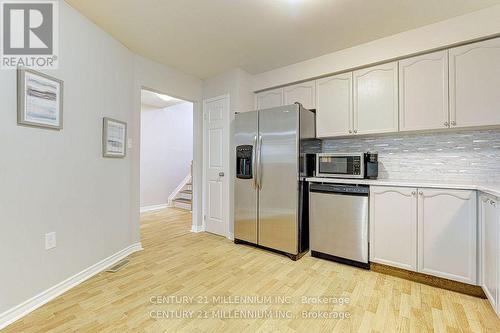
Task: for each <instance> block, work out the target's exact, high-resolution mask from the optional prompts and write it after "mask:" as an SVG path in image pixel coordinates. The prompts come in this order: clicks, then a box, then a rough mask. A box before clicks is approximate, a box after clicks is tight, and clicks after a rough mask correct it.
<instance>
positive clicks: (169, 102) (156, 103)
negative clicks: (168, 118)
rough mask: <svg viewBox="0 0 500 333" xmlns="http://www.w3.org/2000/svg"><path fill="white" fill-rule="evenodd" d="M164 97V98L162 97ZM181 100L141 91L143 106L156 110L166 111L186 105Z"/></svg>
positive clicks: (144, 90)
mask: <svg viewBox="0 0 500 333" xmlns="http://www.w3.org/2000/svg"><path fill="white" fill-rule="evenodd" d="M160 96H162V97H163V98H162V97H160ZM185 102H186V101H183V100H181V99H177V98H173V97H170V96H167V95H163V94H158V93H155V92H152V91H149V90H146V89H143V90H141V104H142V105H147V106H150V107H154V108H159V109H164V108H168V107H169V106H173V105H176V104H180V103H185Z"/></svg>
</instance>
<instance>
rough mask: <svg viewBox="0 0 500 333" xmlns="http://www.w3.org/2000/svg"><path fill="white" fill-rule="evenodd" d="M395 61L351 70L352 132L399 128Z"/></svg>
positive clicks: (382, 130)
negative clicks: (352, 92) (352, 89)
mask: <svg viewBox="0 0 500 333" xmlns="http://www.w3.org/2000/svg"><path fill="white" fill-rule="evenodd" d="M398 118H399V115H398V64H397V62H391V63H388V64H383V65H380V66H375V67H370V68H366V69H362V70H358V71H355V72H354V133H357V134H372V133H387V132H397V131H398V127H399V126H398Z"/></svg>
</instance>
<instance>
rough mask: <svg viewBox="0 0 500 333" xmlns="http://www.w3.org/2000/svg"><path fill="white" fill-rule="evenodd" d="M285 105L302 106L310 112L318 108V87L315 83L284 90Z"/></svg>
mask: <svg viewBox="0 0 500 333" xmlns="http://www.w3.org/2000/svg"><path fill="white" fill-rule="evenodd" d="M283 91H284V100H285V101H284V105H290V104H294V103H296V102H298V103H300V104H302V106H303V107H305V108H306V109H308V110H311V109H315V108H316V85H315V82H314V81H309V82H303V83H299V84H294V85H293V86H288V87H285V88H283Z"/></svg>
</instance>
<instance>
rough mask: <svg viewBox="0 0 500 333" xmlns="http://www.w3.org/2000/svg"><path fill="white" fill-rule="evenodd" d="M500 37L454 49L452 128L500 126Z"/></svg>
mask: <svg viewBox="0 0 500 333" xmlns="http://www.w3.org/2000/svg"><path fill="white" fill-rule="evenodd" d="M499 87H500V38H496V39H491V40H487V41H484V42H479V43H474V44H469V45H464V46H461V47H456V48H453V49H450V114H451V124H452V127H467V126H489V125H500V90H499Z"/></svg>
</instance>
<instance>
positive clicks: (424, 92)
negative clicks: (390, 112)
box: [399, 51, 449, 131]
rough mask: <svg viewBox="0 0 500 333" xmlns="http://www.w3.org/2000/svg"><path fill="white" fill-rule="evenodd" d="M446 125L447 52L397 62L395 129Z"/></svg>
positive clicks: (431, 127) (417, 128)
mask: <svg viewBox="0 0 500 333" xmlns="http://www.w3.org/2000/svg"><path fill="white" fill-rule="evenodd" d="M448 127H449V109H448V51H439V52H434V53H430V54H425V55H422V56H418V57H413V58H409V59H405V60H401V61H400V62H399V129H400V130H401V131H416V130H428V129H440V128H448Z"/></svg>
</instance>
